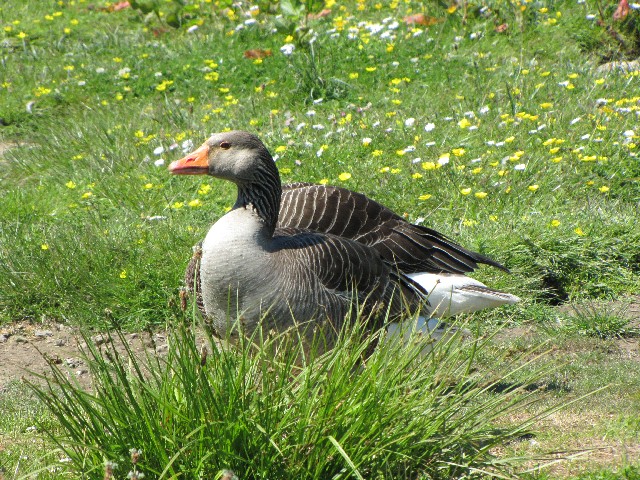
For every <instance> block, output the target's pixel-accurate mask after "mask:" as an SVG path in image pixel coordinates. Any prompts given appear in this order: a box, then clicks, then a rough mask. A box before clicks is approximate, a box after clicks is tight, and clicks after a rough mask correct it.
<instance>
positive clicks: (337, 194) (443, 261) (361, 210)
mask: <svg viewBox="0 0 640 480" xmlns="http://www.w3.org/2000/svg"><path fill="white" fill-rule="evenodd" d="M278 227H280V228H285V227H292V228H300V229H305V230H310V231H315V232H323V233H329V234H332V235H336V236H340V237H344V238H349V239H352V240H356V241H357V242H359V243H362V244H364V245H368V246H371V247H373V248H374V249H376V250H377V251H378V253H379V254H380V255H382V257H383V258H384V259H385V260H387V261H388V262H392V263H393V264H395V265H396V267H397V268H398V269H399V270H400V271H402V272H404V273H417V272H434V273H435V272H445V273H468V272H472V271H473V270H475V269H476V268H478V263H485V264H489V265H493V266H495V267H498V268H501V269H503V270H506V269H505V267H504V266H502V265H501V264H500V263H498V262H496V261H494V260H492V259H491V258H489V257H486V256H484V255H482V254H480V253H477V252H473V251H471V250H467V249H465V248H464V247H462V246H460V245H458V244H456V243H455V242H453V241H452V240H450V239H448V238H447V237H446V236H444V235H442V234H441V233H439V232H437V231H435V230H433V229H430V228H427V227H423V226H420V225H414V224H411V223H409V222H407V221H406V220H405V219H404V218H402V217H401V216H399V215H397V214H396V213H394V212H393V211H392V210H390V209H388V208H387V207H385V206H383V205H381V204H380V203H378V202H376V201H374V200H372V199H370V198H368V197H367V196H365V195H363V194H361V193H357V192H353V191H351V190H347V189H345V188H341V187H335V186H330V185H316V184H312V183H293V184H288V185H283V187H282V203H281V207H280V214H279V216H278Z"/></svg>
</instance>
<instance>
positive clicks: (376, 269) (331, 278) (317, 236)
mask: <svg viewBox="0 0 640 480" xmlns="http://www.w3.org/2000/svg"><path fill="white" fill-rule="evenodd" d="M169 170H170V172H171V173H173V174H209V175H212V176H214V177H218V178H222V179H226V180H230V181H232V182H234V183H236V185H237V187H238V198H237V200H236V204H235V205H234V208H233V209H232V210H231V211H230V212H229V213H227V214H226V215H225V216H223V217H222V218H221V219H220V220H219V221H218V222H216V223H215V224H214V225H213V226H212V227H211V230H210V231H209V233H208V234H207V237H206V238H205V240H204V242H203V244H202V245H201V246H197V247H196V249H195V254H194V256H193V258H192V260H191V262H190V263H189V265H188V267H187V272H186V275H185V281H186V284H187V288H188V289H190V288H192V287H193V286H194V285H195V288H196V299H197V303H198V306H199V308H200V310H201V312H202V313H203V315H204V316H205V317H206V318H207V319H209V320H211V321H212V322H213V326H214V329H215V330H216V331H217V333H218V334H220V335H224V333H225V332H227V331H228V330H229V325H228V323H227V322H228V320H227V319H228V318H231V317H233V318H235V317H234V315H235V314H239V315H240V319H241V321H242V323H243V326H244V328H246V329H247V330H248V331H249V332H250V331H251V330H252V329H253V328H255V326H256V325H257V322H258V320H259V318H260V316H262V315H264V314H265V313H268V317H269V318H270V319H271V320H270V321H271V322H272V323H275V322H279V323H278V325H277V326H280V327H281V326H287V325H289V324H290V323H291V322H292V321H293V319H295V320H296V321H297V322H306V321H312V320H313V319H314V318H318V319H319V318H322V317H324V318H326V319H328V320H329V323H330V324H331V325H332V326H333V327H339V326H340V324H341V322H342V321H343V319H344V318H345V316H347V315H348V313H349V311H350V308H351V305H353V303H354V300H355V301H357V302H359V303H360V304H361V305H366V308H365V314H367V315H369V316H372V317H375V316H376V315H375V313H376V312H380V311H383V310H384V309H385V308H390V312H389V313H390V314H391V316H392V317H398V316H400V315H401V314H402V313H403V312H405V310H406V309H408V310H409V311H415V310H416V309H418V308H426V305H427V302H425V299H426V298H427V297H428V299H429V303H430V305H431V307H430V308H428V311H429V312H430V313H431V315H433V316H438V317H441V316H446V315H448V314H449V315H452V314H456V313H461V312H470V311H475V310H479V309H481V308H487V307H493V306H497V305H501V304H505V303H515V302H516V301H518V300H519V299H518V297H516V296H513V295H509V294H506V293H503V292H498V291H496V290H493V289H490V288H488V287H486V286H485V285H483V284H482V283H480V282H478V281H477V280H474V279H471V278H469V277H467V276H466V275H465V273H468V272H471V271H473V270H474V269H475V268H477V266H478V263H484V264H488V265H493V266H495V267H498V268H500V269H503V270H507V269H506V268H505V267H504V266H502V265H501V264H500V263H498V262H496V261H494V260H492V259H490V258H488V257H486V256H484V255H481V254H479V253H476V252H472V251H470V250H467V249H465V248H463V247H461V246H460V245H457V244H456V243H454V242H453V241H451V240H449V239H448V238H446V237H445V236H444V235H442V234H440V233H438V232H437V231H435V230H432V229H429V228H426V227H423V226H419V225H413V224H411V223H409V222H407V221H406V220H404V219H403V218H402V217H400V216H398V215H396V214H395V213H393V212H392V211H391V210H389V209H388V208H386V207H384V206H382V205H380V204H379V203H377V202H375V201H373V200H371V199H369V198H367V197H366V196H364V195H362V194H359V193H356V192H352V191H350V190H347V189H344V188H340V187H334V186H327V185H315V184H309V183H295V184H290V185H284V186H282V185H281V184H280V178H279V175H278V170H277V168H276V167H275V163H274V161H273V159H272V157H271V155H270V154H269V152H268V150H267V149H266V147H265V146H264V145H263V143H262V142H261V141H260V140H259V139H258V138H257V137H256V136H254V135H252V134H249V133H247V132H241V131H232V132H225V133H218V134H214V135H213V136H212V137H211V138H210V139H209V140H208V141H207V142H206V143H205V144H204V145H202V146H201V147H200V148H199V149H197V150H196V151H194V152H193V153H191V154H190V155H187V156H186V157H184V158H182V159H181V160H177V161H175V162H173V163H172V164H171V165H170V166H169ZM354 287H355V288H354ZM354 292H357V294H356V295H355V298H354ZM230 308H231V309H232V311H230V310H229V309H230ZM385 313H386V310H385ZM271 326H274V325H270V327H271Z"/></svg>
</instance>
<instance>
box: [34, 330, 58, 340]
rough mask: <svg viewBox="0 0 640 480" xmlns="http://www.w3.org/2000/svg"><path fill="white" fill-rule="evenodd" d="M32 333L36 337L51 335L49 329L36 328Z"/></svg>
mask: <svg viewBox="0 0 640 480" xmlns="http://www.w3.org/2000/svg"><path fill="white" fill-rule="evenodd" d="M33 335H34V336H36V337H37V338H45V337H53V332H52V331H51V330H36V331H35V332H34V333H33Z"/></svg>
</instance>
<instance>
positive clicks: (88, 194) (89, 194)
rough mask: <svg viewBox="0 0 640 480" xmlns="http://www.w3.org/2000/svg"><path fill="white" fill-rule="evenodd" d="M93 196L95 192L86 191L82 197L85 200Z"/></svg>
mask: <svg viewBox="0 0 640 480" xmlns="http://www.w3.org/2000/svg"><path fill="white" fill-rule="evenodd" d="M91 197H93V192H84V193H83V194H82V198H83V199H84V200H86V199H87V198H91Z"/></svg>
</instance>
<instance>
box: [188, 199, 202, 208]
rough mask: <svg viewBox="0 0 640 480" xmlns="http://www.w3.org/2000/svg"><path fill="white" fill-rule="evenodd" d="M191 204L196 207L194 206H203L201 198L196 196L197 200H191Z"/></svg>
mask: <svg viewBox="0 0 640 480" xmlns="http://www.w3.org/2000/svg"><path fill="white" fill-rule="evenodd" d="M189 206H190V207H192V208H194V207H201V206H202V200H200V199H199V198H196V199H195V200H191V201H190V202H189Z"/></svg>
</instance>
